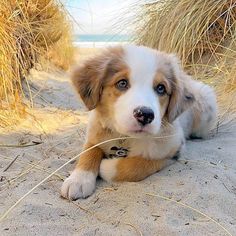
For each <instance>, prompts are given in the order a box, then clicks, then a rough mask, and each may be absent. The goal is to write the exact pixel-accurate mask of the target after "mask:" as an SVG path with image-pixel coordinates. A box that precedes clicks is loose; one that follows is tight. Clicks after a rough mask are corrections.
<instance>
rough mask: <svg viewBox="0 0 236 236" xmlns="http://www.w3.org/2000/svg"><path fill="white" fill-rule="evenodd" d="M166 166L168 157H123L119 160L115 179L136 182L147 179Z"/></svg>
mask: <svg viewBox="0 0 236 236" xmlns="http://www.w3.org/2000/svg"><path fill="white" fill-rule="evenodd" d="M165 166H166V159H162V160H147V159H144V158H142V157H128V158H122V159H120V160H119V161H118V164H117V167H116V171H117V175H116V177H115V178H114V179H113V181H117V182H121V181H127V182H136V181H140V180H143V179H145V178H146V177H148V176H150V175H152V174H154V173H155V172H157V171H159V170H161V169H162V168H164V167H165Z"/></svg>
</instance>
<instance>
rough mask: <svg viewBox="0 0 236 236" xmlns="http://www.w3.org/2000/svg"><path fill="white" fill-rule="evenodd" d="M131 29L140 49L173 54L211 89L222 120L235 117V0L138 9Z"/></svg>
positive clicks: (164, 2) (166, 2) (185, 0)
mask: <svg viewBox="0 0 236 236" xmlns="http://www.w3.org/2000/svg"><path fill="white" fill-rule="evenodd" d="M134 24H135V26H136V32H137V33H136V37H135V40H136V42H137V43H138V44H142V45H146V46H149V47H152V48H156V49H159V50H163V51H166V52H171V53H176V54H177V55H178V56H179V57H180V58H181V60H182V62H183V65H184V66H185V68H186V69H187V70H188V71H189V73H190V74H192V75H193V76H194V77H195V78H196V79H200V80H203V81H204V82H207V83H209V84H211V85H212V86H214V87H215V89H216V92H217V95H218V100H219V104H220V112H221V115H223V114H224V115H225V114H228V113H229V111H231V112H233V113H234V114H235V111H236V104H235V102H233V101H234V100H235V98H236V96H235V94H236V78H235V77H236V74H235V72H236V69H235V68H236V1H235V0H217V1H215V0H208V1H206V0H198V1H195V0H159V1H155V2H152V3H148V4H143V5H141V7H140V8H139V9H138V12H137V20H136V21H135V22H134Z"/></svg>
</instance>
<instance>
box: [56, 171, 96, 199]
mask: <svg viewBox="0 0 236 236" xmlns="http://www.w3.org/2000/svg"><path fill="white" fill-rule="evenodd" d="M95 185H96V176H95V174H94V173H93V172H91V171H84V170H74V171H73V172H72V173H71V175H70V176H69V177H68V178H67V179H66V180H65V181H64V183H63V184H62V187H61V196H62V197H64V198H67V199H70V200H76V199H78V198H86V197H88V196H90V195H91V194H92V193H93V191H94V190H95Z"/></svg>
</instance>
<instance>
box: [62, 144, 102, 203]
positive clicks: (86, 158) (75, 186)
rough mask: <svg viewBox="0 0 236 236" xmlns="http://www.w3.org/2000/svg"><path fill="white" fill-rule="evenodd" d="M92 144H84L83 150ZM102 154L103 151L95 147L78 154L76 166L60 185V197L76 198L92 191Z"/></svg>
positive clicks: (86, 195) (88, 194) (84, 196)
mask: <svg viewBox="0 0 236 236" xmlns="http://www.w3.org/2000/svg"><path fill="white" fill-rule="evenodd" d="M92 146H93V145H91V144H86V145H85V147H84V150H86V149H87V148H89V147H92ZM103 155H104V154H103V151H102V150H101V149H100V148H98V147H95V148H93V149H91V150H90V151H88V152H86V153H84V154H83V155H81V156H80V158H79V160H78V162H77V165H76V168H75V169H74V171H73V172H72V173H71V175H70V176H69V177H68V178H67V179H66V180H65V181H64V183H63V185H62V188H61V195H62V197H64V198H68V199H70V200H76V199H78V198H86V197H88V196H90V195H91V194H92V193H93V191H94V190H95V185H96V178H97V175H98V171H99V166H100V163H101V160H102V158H103Z"/></svg>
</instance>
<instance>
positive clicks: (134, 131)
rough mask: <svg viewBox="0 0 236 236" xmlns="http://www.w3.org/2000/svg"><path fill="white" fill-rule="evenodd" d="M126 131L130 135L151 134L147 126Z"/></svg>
mask: <svg viewBox="0 0 236 236" xmlns="http://www.w3.org/2000/svg"><path fill="white" fill-rule="evenodd" d="M128 133H129V134H131V135H145V136H147V135H149V136H150V135H152V132H150V131H149V129H147V127H139V128H136V129H130V130H128Z"/></svg>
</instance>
